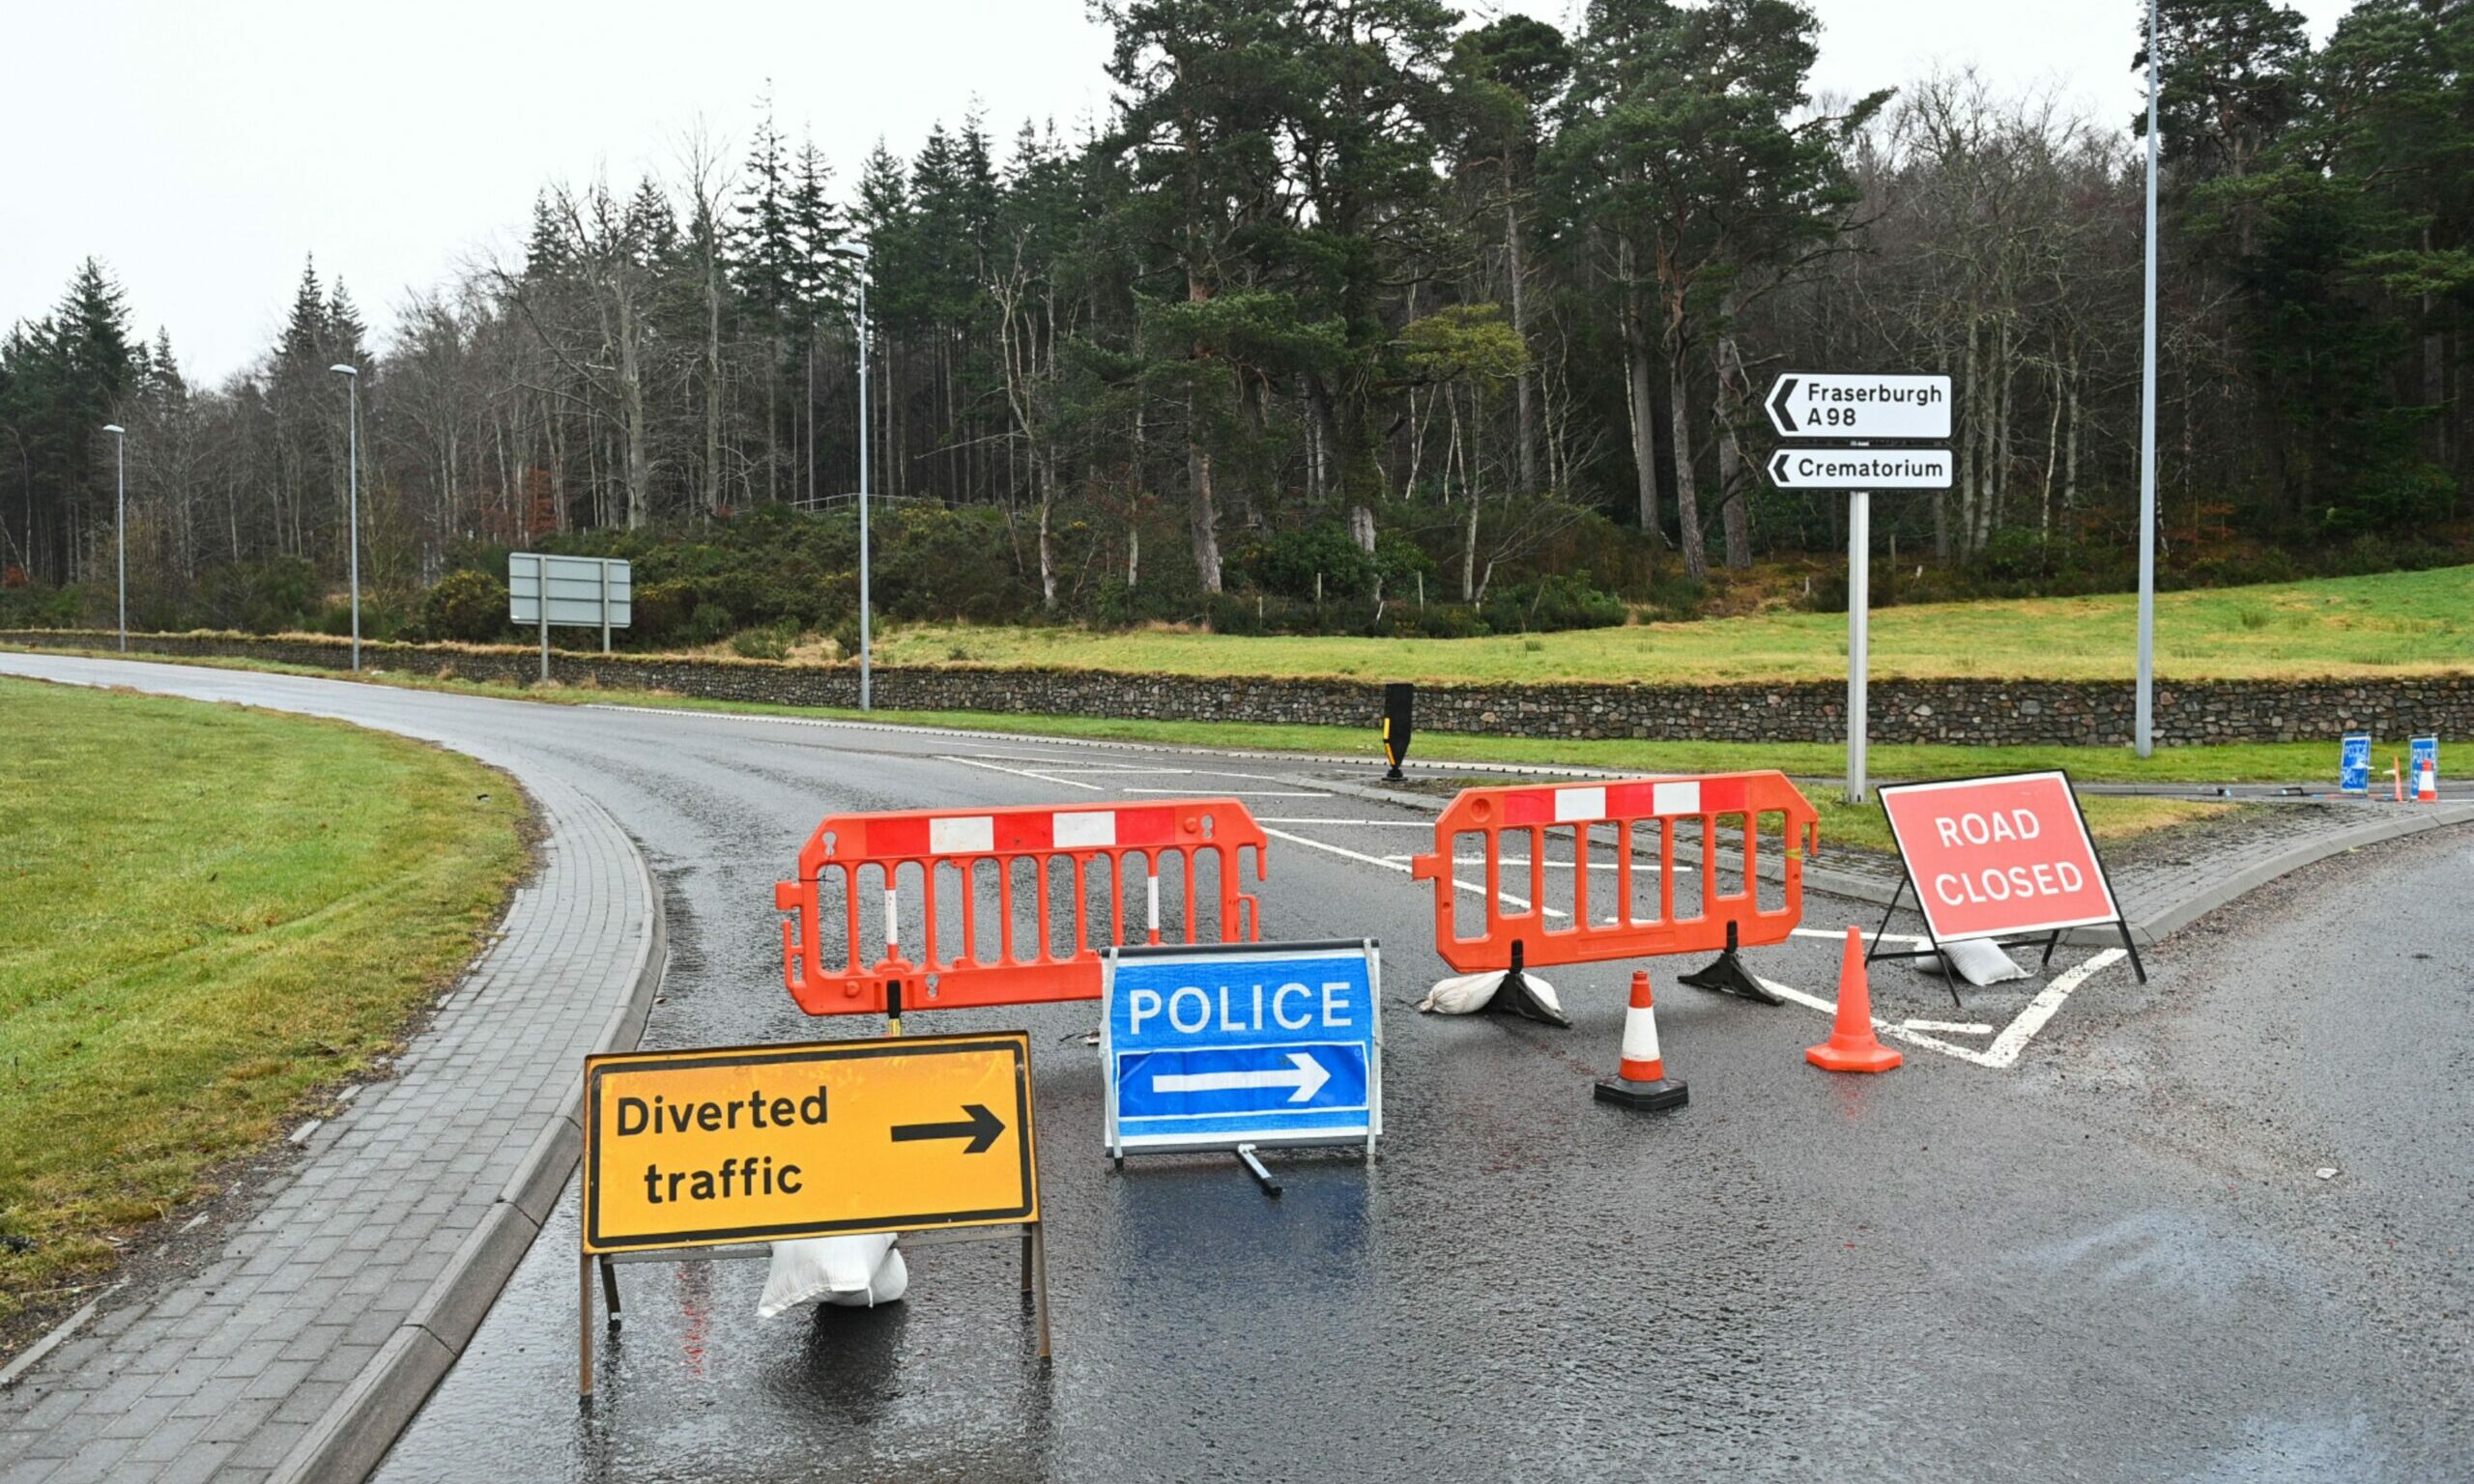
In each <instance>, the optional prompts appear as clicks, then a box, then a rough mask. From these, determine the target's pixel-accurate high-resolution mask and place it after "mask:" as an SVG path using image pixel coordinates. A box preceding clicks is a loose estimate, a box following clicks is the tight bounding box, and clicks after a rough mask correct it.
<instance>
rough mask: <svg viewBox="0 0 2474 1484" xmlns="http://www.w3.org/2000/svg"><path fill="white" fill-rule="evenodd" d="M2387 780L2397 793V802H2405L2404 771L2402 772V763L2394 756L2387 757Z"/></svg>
mask: <svg viewBox="0 0 2474 1484" xmlns="http://www.w3.org/2000/svg"><path fill="white" fill-rule="evenodd" d="M2388 782H2389V785H2391V786H2392V787H2394V788H2395V789H2396V790H2397V793H2396V798H2397V802H2398V803H2400V804H2402V803H2404V802H2405V773H2404V765H2403V764H2402V763H2401V762H2399V761H2398V760H2397V759H2396V758H2394V757H2391V758H2389V759H2388Z"/></svg>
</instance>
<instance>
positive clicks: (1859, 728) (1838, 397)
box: [1762, 371, 1950, 804]
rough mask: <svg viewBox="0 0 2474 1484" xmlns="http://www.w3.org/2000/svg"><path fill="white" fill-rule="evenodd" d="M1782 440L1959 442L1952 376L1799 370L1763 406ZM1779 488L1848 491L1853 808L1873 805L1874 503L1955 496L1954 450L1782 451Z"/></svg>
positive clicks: (1773, 465) (1772, 464) (1773, 469)
mask: <svg viewBox="0 0 2474 1484" xmlns="http://www.w3.org/2000/svg"><path fill="white" fill-rule="evenodd" d="M1762 407H1763V410H1764V411H1766V412H1767V413H1768V414H1769V425H1770V426H1771V427H1772V428H1774V429H1776V430H1777V432H1778V436H1779V437H1781V438H1796V439H1803V438H1840V439H1848V440H1851V441H1853V440H1863V441H1866V442H1870V441H1875V440H1880V441H1899V440H1921V439H1946V438H1948V437H1949V436H1950V379H1949V378H1948V377H1946V376H1864V375H1851V374H1846V373H1834V372H1811V371H1790V372H1786V373H1784V374H1783V375H1781V376H1780V377H1779V378H1778V380H1777V381H1776V382H1775V383H1773V384H1771V385H1770V388H1769V398H1768V399H1767V400H1766V401H1764V402H1763V404H1762ZM1769 481H1770V483H1772V484H1774V485H1776V486H1777V487H1778V488H1780V489H1782V490H1845V491H1847V801H1848V802H1849V803H1851V804H1861V803H1862V802H1864V791H1865V769H1866V760H1867V759H1866V756H1865V753H1866V743H1867V740H1868V739H1867V736H1866V728H1867V722H1868V719H1869V717H1870V710H1869V707H1870V704H1871V700H1870V698H1869V697H1868V696H1867V695H1866V691H1865V682H1866V677H1867V671H1868V670H1869V668H1870V664H1871V654H1870V649H1871V639H1872V635H1871V629H1872V614H1871V608H1872V586H1873V584H1872V558H1873V495H1872V492H1873V491H1875V490H1946V489H1948V488H1949V487H1950V450H1948V449H1947V448H1905V447H1902V448H1880V449H1876V448H1872V447H1869V446H1865V445H1864V444H1863V443H1858V444H1857V445H1856V446H1853V447H1843V448H1804V447H1786V448H1780V449H1779V450H1778V451H1777V452H1776V453H1773V454H1771V455H1770V457H1769Z"/></svg>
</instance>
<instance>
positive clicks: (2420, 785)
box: [2414, 757, 2439, 804]
mask: <svg viewBox="0 0 2474 1484" xmlns="http://www.w3.org/2000/svg"><path fill="white" fill-rule="evenodd" d="M2414 802H2415V803H2417V804H2436V803H2438V802H2439V769H2438V768H2437V767H2435V766H2433V765H2432V763H2431V759H2430V758H2428V757H2426V758H2424V759H2423V765H2422V766H2421V767H2420V768H2417V769H2415V770H2414Z"/></svg>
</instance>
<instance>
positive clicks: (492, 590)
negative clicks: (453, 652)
mask: <svg viewBox="0 0 2474 1484" xmlns="http://www.w3.org/2000/svg"><path fill="white" fill-rule="evenodd" d="M506 612H507V594H506V585H505V584H504V583H502V582H500V581H499V580H498V579H497V578H495V577H492V576H491V575H490V574H488V573H487V572H474V571H463V572H449V573H448V574H446V577H444V578H442V579H440V580H439V584H438V585H437V586H435V587H432V588H431V589H430V590H429V591H427V592H425V593H422V594H421V602H420V611H419V614H418V616H417V618H416V619H415V621H414V631H415V632H416V633H417V634H418V635H419V636H420V637H421V638H423V639H430V640H450V641H453V642H458V643H466V644H481V643H487V642H490V641H492V640H494V639H503V638H504V637H506V630H507V616H506Z"/></svg>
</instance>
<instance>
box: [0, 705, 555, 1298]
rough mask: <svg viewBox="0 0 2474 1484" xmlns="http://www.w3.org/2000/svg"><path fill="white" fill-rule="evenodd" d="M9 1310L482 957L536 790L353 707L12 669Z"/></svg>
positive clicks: (2, 1048) (5, 816)
mask: <svg viewBox="0 0 2474 1484" xmlns="http://www.w3.org/2000/svg"><path fill="white" fill-rule="evenodd" d="M0 759H5V761H4V762H0V840H5V841H7V842H8V845H9V848H8V852H7V858H6V860H5V862H0V1233H6V1234H9V1235H12V1236H14V1237H18V1238H22V1239H31V1241H32V1246H31V1247H30V1248H28V1249H26V1250H23V1251H19V1250H15V1247H16V1244H15V1243H10V1244H8V1245H7V1246H0V1322H5V1321H6V1320H7V1319H8V1318H9V1317H11V1316H12V1315H14V1314H17V1313H19V1312H21V1311H23V1310H26V1309H29V1308H37V1309H40V1308H43V1307H47V1306H55V1305H56V1303H57V1301H58V1300H60V1299H62V1297H63V1296H64V1295H65V1294H67V1293H68V1292H69V1291H70V1290H72V1289H73V1288H74V1287H76V1286H77V1285H80V1284H87V1283H91V1282H93V1281H94V1280H95V1279H96V1278H97V1277H99V1276H100V1275H101V1273H102V1272H103V1271H105V1270H108V1269H109V1268H110V1266H111V1265H112V1262H113V1251H114V1248H113V1242H112V1241H111V1239H113V1238H115V1237H121V1236H125V1235H126V1234H127V1233H129V1231H131V1230H133V1229H134V1228H136V1227H138V1226H139V1225H141V1224H143V1223H146V1222H149V1221H153V1220H156V1219H158V1218H160V1217H162V1216H164V1215H167V1214H169V1213H171V1212H173V1211H174V1210H176V1209H177V1208H178V1207H179V1206H180V1205H181V1204H182V1203H183V1202H185V1201H187V1200H189V1199H192V1198H193V1197H197V1196H200V1195H202V1194H205V1193H207V1191H208V1189H209V1188H210V1186H209V1185H208V1184H206V1182H207V1177H208V1176H209V1175H210V1174H211V1173H212V1172H213V1171H214V1169H215V1168H216V1166H218V1165H220V1164H223V1163H225V1162H226V1161H228V1160H230V1159H232V1158H234V1157H235V1156H240V1155H243V1154H245V1153H247V1152H249V1151H250V1150H252V1149H255V1148H257V1147H260V1146H262V1145H263V1144H264V1143H265V1142H266V1141H267V1140H268V1139H269V1138H270V1137H271V1136H272V1135H273V1134H274V1133H275V1132H276V1131H277V1130H278V1129H279V1128H281V1127H284V1125H285V1123H286V1122H287V1121H288V1120H289V1119H291V1118H293V1117H295V1116H298V1115H299V1114H300V1112H301V1111H302V1108H303V1107H304V1106H305V1105H307V1104H308V1103H309V1102H310V1100H311V1096H312V1094H313V1093H315V1092H316V1091H317V1090H318V1089H321V1088H325V1087H331V1086H333V1085H335V1084H337V1083H339V1082H340V1081H342V1080H343V1079H345V1078H347V1077H350V1076H351V1075H353V1074H354V1073H356V1072H359V1071H361V1070H364V1069H366V1068H367V1067H368V1065H369V1064H370V1062H371V1060H372V1059H373V1058H374V1057H376V1056H378V1055H379V1054H380V1053H382V1052H384V1051H385V1050H387V1049H388V1047H390V1046H391V1045H392V1044H393V1042H394V1039H395V1038H396V1036H397V1035H398V1033H399V1032H400V1031H401V1029H402V1028H403V1026H404V1024H405V1021H406V1019H407V1017H408V1016H409V1015H410V1014H411V1013H413V1012H414V1011H415V1010H416V1009H417V1008H418V1007H419V1006H421V1005H422V1004H423V1003H424V1002H425V1001H426V999H427V997H428V995H429V994H430V992H431V991H432V990H433V989H435V988H436V987H437V986H439V985H442V984H444V983H446V981H448V980H449V979H451V977H452V976H453V975H455V974H456V973H457V972H458V971H459V970H461V969H462V968H463V966H464V965H465V963H466V962H467V961H468V960H469V959H470V958H471V956H472V955H473V952H474V949H475V945H476V943H477V941H478V938H479V936H480V935H481V934H482V933H484V932H486V931H487V929H488V928H489V927H490V926H491V925H492V923H494V922H495V920H496V919H497V917H498V914H499V912H500V909H501V907H502V904H503V901H504V899H505V895H506V892H507V890H508V889H509V887H510V886H511V884H512V883H513V882H514V880H515V878H516V877H517V875H518V874H519V873H520V872H521V871H522V870H524V869H525V867H526V862H527V849H526V846H525V843H524V841H523V839H522V836H521V831H520V824H521V821H522V820H523V819H524V818H525V817H526V814H527V810H526V806H525V803H524V801H523V798H522V796H521V794H520V793H519V792H518V791H517V790H516V788H515V787H514V785H512V784H510V783H509V782H508V781H507V780H506V779H505V778H504V777H503V776H501V775H499V774H497V773H494V772H492V771H490V770H489V769H487V768H484V767H482V766H481V765H479V764H478V763H475V762H473V761H471V760H470V759H467V758H464V757H461V756H456V755H454V754H450V753H446V752H442V751H439V750H436V749H433V748H429V747H425V746H422V745H420V744H418V743H416V742H411V741H407V740H404V739H402V738H397V737H391V736H387V735H383V734H381V733H377V732H370V731H363V730H360V729H359V728H352V727H347V726H344V725H342V724H340V723H335V722H326V721H318V720H312V719H307V718H297V717H285V716H279V715H275V714H273V713H269V712H263V711H255V710H248V709H244V708H241V707H237V706H221V705H211V704H205V703H201V702H197V701H188V700H173V699H158V698H153V697H140V696H132V695H128V694H114V693H109V692H101V691H91V690H84V689H79V688H76V687H71V686H52V685H44V684H41V683H39V682H33V681H24V680H14V679H0Z"/></svg>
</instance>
